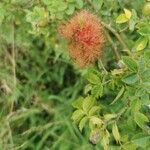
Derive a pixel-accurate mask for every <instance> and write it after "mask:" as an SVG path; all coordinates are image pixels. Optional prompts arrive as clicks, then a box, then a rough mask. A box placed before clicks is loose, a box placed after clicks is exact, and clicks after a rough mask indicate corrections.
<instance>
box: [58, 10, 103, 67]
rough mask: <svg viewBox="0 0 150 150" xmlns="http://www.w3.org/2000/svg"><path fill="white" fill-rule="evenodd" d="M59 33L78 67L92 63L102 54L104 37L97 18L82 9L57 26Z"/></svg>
mask: <svg viewBox="0 0 150 150" xmlns="http://www.w3.org/2000/svg"><path fill="white" fill-rule="evenodd" d="M59 33H60V34H61V35H62V36H63V37H64V38H65V39H66V40H68V43H69V44H68V48H69V52H70V56H71V57H72V58H73V60H75V61H76V62H77V63H78V64H79V65H80V67H85V66H87V65H89V64H93V63H94V62H95V61H96V60H97V59H98V58H99V57H100V56H101V54H102V48H103V47H104V43H105V38H104V33H103V27H102V25H101V22H100V20H99V18H98V17H97V16H96V15H94V14H92V13H91V12H89V11H86V10H82V11H80V12H78V13H77V14H76V15H75V16H73V17H72V18H71V19H70V20H69V21H68V22H66V23H64V24H62V25H61V26H60V27H59Z"/></svg>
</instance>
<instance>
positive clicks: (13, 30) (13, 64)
mask: <svg viewBox="0 0 150 150" xmlns="http://www.w3.org/2000/svg"><path fill="white" fill-rule="evenodd" d="M12 36H13V38H12V39H13V41H12V51H11V52H12V53H11V62H12V73H13V84H14V89H15V88H16V84H17V79H16V54H15V23H14V22H13V23H12ZM13 107H14V100H13V99H12V101H11V108H10V112H12V111H13Z"/></svg>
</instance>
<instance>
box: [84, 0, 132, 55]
mask: <svg viewBox="0 0 150 150" xmlns="http://www.w3.org/2000/svg"><path fill="white" fill-rule="evenodd" d="M86 1H87V2H88V3H89V4H90V5H91V6H92V7H93V9H94V10H95V11H97V8H96V7H95V5H94V4H93V3H92V2H91V0H86ZM101 24H102V25H103V26H104V27H105V28H106V29H107V30H109V31H110V32H111V33H113V34H114V35H115V37H116V38H117V39H118V41H119V42H120V44H121V45H122V46H123V48H124V52H126V53H127V54H128V55H131V52H130V50H129V48H128V46H127V45H126V43H125V42H124V41H123V39H122V37H121V35H120V34H119V33H118V32H117V31H116V30H115V29H114V28H113V27H111V26H110V25H108V24H107V23H105V22H103V21H101Z"/></svg>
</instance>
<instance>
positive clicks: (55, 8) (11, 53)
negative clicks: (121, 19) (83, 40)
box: [0, 0, 146, 150]
mask: <svg viewBox="0 0 150 150" xmlns="http://www.w3.org/2000/svg"><path fill="white" fill-rule="evenodd" d="M92 3H93V5H94V6H95V8H96V11H97V15H99V16H101V18H102V19H103V20H104V21H105V22H106V23H107V24H111V25H112V26H114V27H115V28H117V29H118V31H121V30H126V25H125V26H121V27H120V26H119V25H116V24H115V19H116V17H117V16H118V15H119V14H120V12H122V10H123V8H128V9H130V10H132V11H134V12H135V18H134V20H133V22H132V23H133V24H132V25H133V28H134V24H136V22H137V21H138V17H141V16H142V14H141V12H142V8H143V6H144V4H145V3H146V1H145V0H136V1H135V0H105V1H104V0H92ZM80 9H88V10H93V8H92V7H91V5H90V4H89V3H88V1H86V0H1V1H0V150H85V149H86V150H91V149H97V150H99V149H101V147H100V145H97V146H93V145H92V144H90V143H89V141H88V137H87V136H86V133H84V136H83V135H82V134H81V132H80V131H79V130H78V128H77V127H76V125H74V124H73V123H72V121H71V119H70V118H71V114H72V111H73V108H72V106H71V103H72V102H73V100H74V99H76V98H77V97H78V96H79V95H80V94H82V92H83V87H84V86H85V84H86V81H85V80H84V79H83V78H82V74H83V73H84V71H82V70H80V69H79V68H78V66H76V65H74V63H73V62H72V60H70V58H69V56H68V52H67V47H66V42H65V41H64V40H63V39H61V38H60V35H59V34H58V31H57V28H58V26H59V24H60V23H61V22H62V21H63V20H66V19H67V18H69V17H70V16H71V15H72V14H74V12H75V11H78V10H80ZM124 34H125V35H126V36H125V35H124ZM122 35H123V37H124V38H125V41H126V42H127V43H128V45H129V47H132V46H133V44H134V42H135V40H136V39H138V36H139V35H138V34H137V33H134V34H133V31H132V30H131V31H130V32H126V33H123V34H122ZM111 36H112V35H111ZM129 37H130V38H129ZM112 39H113V40H114V42H115V43H116V44H117V45H118V43H117V41H115V39H114V37H113V36H112ZM118 47H119V49H121V46H119V45H118ZM111 49H112V48H111V45H110V44H109V43H107V45H106V48H105V51H106V52H107V53H104V55H103V62H104V64H105V66H106V68H107V69H108V70H109V69H111V68H114V67H115V65H116V64H115V61H114V60H115V57H114V55H113V54H112V50H111ZM106 60H107V61H106Z"/></svg>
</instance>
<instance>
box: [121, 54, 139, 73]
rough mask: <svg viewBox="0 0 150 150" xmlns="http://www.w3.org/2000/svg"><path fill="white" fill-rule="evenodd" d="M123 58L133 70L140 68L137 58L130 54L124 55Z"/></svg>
mask: <svg viewBox="0 0 150 150" xmlns="http://www.w3.org/2000/svg"><path fill="white" fill-rule="evenodd" d="M122 59H123V62H124V63H125V64H126V65H127V67H128V68H129V69H130V70H131V71H137V70H138V65H137V63H136V61H135V60H133V59H132V58H130V57H129V56H123V57H122Z"/></svg>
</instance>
